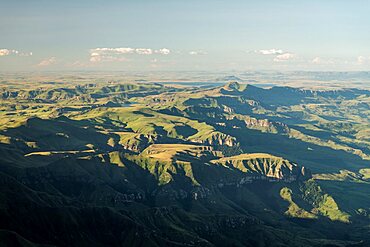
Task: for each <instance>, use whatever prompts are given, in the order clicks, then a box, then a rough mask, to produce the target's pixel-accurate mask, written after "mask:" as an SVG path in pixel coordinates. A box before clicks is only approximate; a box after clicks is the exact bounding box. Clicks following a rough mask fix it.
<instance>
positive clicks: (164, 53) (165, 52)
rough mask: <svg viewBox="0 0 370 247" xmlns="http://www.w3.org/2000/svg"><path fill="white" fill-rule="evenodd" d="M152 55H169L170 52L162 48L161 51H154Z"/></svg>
mask: <svg viewBox="0 0 370 247" xmlns="http://www.w3.org/2000/svg"><path fill="white" fill-rule="evenodd" d="M154 53H157V54H162V55H168V54H170V53H171V51H170V50H169V49H167V48H162V49H159V50H155V51H154Z"/></svg>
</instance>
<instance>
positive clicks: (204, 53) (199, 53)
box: [189, 51, 207, 56]
mask: <svg viewBox="0 0 370 247" xmlns="http://www.w3.org/2000/svg"><path fill="white" fill-rule="evenodd" d="M189 54H190V55H193V56H197V55H207V52H205V51H190V52H189Z"/></svg>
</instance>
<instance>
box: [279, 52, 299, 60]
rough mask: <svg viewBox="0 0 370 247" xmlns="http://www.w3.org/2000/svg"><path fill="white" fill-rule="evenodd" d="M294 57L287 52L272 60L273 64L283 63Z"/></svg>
mask: <svg viewBox="0 0 370 247" xmlns="http://www.w3.org/2000/svg"><path fill="white" fill-rule="evenodd" d="M294 57H295V54H293V53H288V52H287V53H283V54H280V55H277V56H276V57H275V58H274V62H285V61H288V60H291V59H293V58H294Z"/></svg>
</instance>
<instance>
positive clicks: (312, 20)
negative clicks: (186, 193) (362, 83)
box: [0, 0, 370, 72]
mask: <svg viewBox="0 0 370 247" xmlns="http://www.w3.org/2000/svg"><path fill="white" fill-rule="evenodd" d="M369 13H370V1H367V0H351V1H349V0H295V1H290V0H254V1H251V0H228V1H226V0H224V1H218V0H182V1H179V0H121V1H118V0H117V1H113V0H111V1H108V0H105V1H103V0H89V1H87V0H84V1H83V0H74V1H71V0H70V1H68V0H64V1H55V0H44V1H42V0H0V71H2V72H7V71H74V70H76V71H80V70H87V71H89V70H96V71H197V70H199V71H233V70H235V71H249V70H278V71H279V70H287V71H293V70H309V71H316V70H317V71H363V70H370V14H369Z"/></svg>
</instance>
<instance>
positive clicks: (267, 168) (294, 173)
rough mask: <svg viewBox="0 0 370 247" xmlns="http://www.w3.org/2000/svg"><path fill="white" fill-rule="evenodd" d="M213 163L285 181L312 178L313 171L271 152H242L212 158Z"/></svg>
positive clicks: (249, 173) (260, 176)
mask: <svg viewBox="0 0 370 247" xmlns="http://www.w3.org/2000/svg"><path fill="white" fill-rule="evenodd" d="M211 163H213V164H218V165H222V166H225V167H231V168H236V169H238V170H240V171H242V172H244V173H247V174H248V175H250V176H251V177H253V178H256V179H257V178H262V177H266V178H271V179H277V180H285V181H295V180H298V179H303V180H306V179H309V178H311V172H310V171H309V170H307V169H306V168H305V167H299V166H298V165H297V164H295V163H293V162H290V161H288V160H286V159H283V158H281V157H276V156H273V155H270V154H263V153H257V154H241V155H237V156H232V157H225V158H221V159H218V160H212V161H211Z"/></svg>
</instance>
